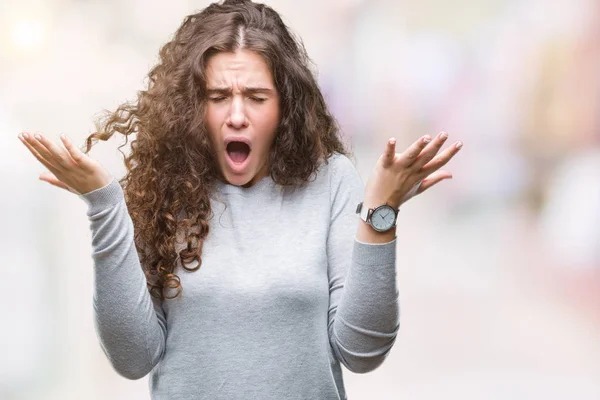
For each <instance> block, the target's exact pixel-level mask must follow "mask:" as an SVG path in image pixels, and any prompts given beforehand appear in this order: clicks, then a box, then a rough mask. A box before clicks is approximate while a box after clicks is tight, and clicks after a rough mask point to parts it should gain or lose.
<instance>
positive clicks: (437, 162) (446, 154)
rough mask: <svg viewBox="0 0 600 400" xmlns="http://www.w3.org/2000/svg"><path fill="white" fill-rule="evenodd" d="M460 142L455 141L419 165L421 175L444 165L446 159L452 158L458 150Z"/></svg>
mask: <svg viewBox="0 0 600 400" xmlns="http://www.w3.org/2000/svg"><path fill="white" fill-rule="evenodd" d="M462 146H463V144H462V142H456V143H454V144H453V145H452V146H450V147H448V148H447V149H446V150H444V151H443V152H441V153H440V154H439V155H437V156H436V157H434V158H433V159H432V160H431V161H429V162H428V163H427V164H425V165H424V166H423V167H421V172H422V173H423V175H429V174H431V173H432V172H433V171H436V170H438V169H440V168H441V167H443V166H444V165H446V164H447V163H448V161H450V160H451V159H452V157H454V156H455V155H456V153H458V151H459V150H460V149H461V148H462Z"/></svg>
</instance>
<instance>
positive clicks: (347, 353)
mask: <svg viewBox="0 0 600 400" xmlns="http://www.w3.org/2000/svg"><path fill="white" fill-rule="evenodd" d="M395 251H396V241H395V240H392V241H390V242H388V243H384V244H368V243H359V242H355V243H354V249H353V255H352V264H351V266H350V270H349V271H348V275H347V276H346V280H345V284H344V292H343V294H342V297H341V299H340V304H339V306H338V309H337V314H336V317H335V320H334V323H333V327H332V335H333V339H334V340H333V342H334V344H335V347H336V353H337V354H338V357H339V358H340V359H341V360H342V361H343V362H344V364H345V365H346V366H347V367H348V368H350V369H352V370H354V371H355V372H368V371H371V370H373V369H374V368H376V367H377V366H379V365H380V364H381V362H383V360H384V358H385V357H386V355H387V354H388V352H389V350H390V349H391V347H392V345H393V343H394V340H395V338H396V333H397V331H398V326H399V305H398V289H397V284H396V266H395V259H396V257H395Z"/></svg>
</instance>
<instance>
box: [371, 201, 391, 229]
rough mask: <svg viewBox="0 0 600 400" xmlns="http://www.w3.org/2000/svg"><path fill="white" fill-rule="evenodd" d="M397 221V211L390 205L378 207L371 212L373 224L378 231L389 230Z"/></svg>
mask: <svg viewBox="0 0 600 400" xmlns="http://www.w3.org/2000/svg"><path fill="white" fill-rule="evenodd" d="M395 222H396V212H395V211H394V209H393V208H392V207H390V206H388V205H383V206H380V207H377V208H376V209H375V210H373V214H371V226H373V228H375V230H377V231H387V230H388V229H390V228H391V227H392V226H394V223H395Z"/></svg>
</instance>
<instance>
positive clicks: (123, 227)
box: [83, 181, 166, 379]
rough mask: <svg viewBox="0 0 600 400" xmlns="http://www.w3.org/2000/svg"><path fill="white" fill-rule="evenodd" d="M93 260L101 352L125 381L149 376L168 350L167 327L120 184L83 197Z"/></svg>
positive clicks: (114, 184) (95, 302)
mask: <svg viewBox="0 0 600 400" xmlns="http://www.w3.org/2000/svg"><path fill="white" fill-rule="evenodd" d="M83 196H84V198H85V199H86V201H88V204H89V209H88V217H89V219H90V224H91V230H92V247H93V253H92V258H93V260H94V299H93V301H94V317H95V325H96V331H97V333H98V337H99V340H100V344H101V346H102V349H103V350H104V352H105V353H106V355H107V357H108V359H109V360H110V362H111V364H112V365H113V367H114V368H115V369H116V370H117V372H119V373H120V374H121V375H123V376H125V377H127V378H130V379H137V378H141V377H142V376H144V375H146V374H147V373H148V372H150V370H151V369H152V367H153V366H154V365H155V364H156V362H157V361H158V359H159V358H160V354H161V353H162V351H163V349H164V340H165V330H166V327H165V324H164V321H160V320H159V318H158V316H157V314H156V312H155V309H154V305H153V302H152V299H151V298H150V295H149V293H148V290H147V289H146V278H145V276H144V273H143V271H142V268H141V266H140V263H139V257H138V254H137V251H136V247H135V245H134V241H133V223H132V221H131V218H130V216H129V214H128V213H127V207H126V204H125V201H124V199H123V198H122V192H120V187H118V183H117V182H116V181H113V183H112V184H111V185H109V186H107V187H105V188H102V189H99V191H98V192H96V193H92V194H86V195H83Z"/></svg>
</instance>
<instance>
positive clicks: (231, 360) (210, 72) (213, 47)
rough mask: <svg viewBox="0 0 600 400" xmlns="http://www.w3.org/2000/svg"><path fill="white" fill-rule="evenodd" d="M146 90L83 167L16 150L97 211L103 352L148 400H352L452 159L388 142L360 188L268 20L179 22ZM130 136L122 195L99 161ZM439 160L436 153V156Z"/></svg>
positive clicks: (67, 158)
mask: <svg viewBox="0 0 600 400" xmlns="http://www.w3.org/2000/svg"><path fill="white" fill-rule="evenodd" d="M160 56H161V59H160V62H159V64H158V65H156V66H155V67H154V68H153V69H152V70H151V72H150V74H149V78H150V79H149V85H148V88H147V90H145V91H142V92H140V93H139V97H138V99H137V102H135V103H134V104H123V105H122V106H120V107H119V108H118V109H117V110H116V112H114V113H112V114H110V115H109V116H108V118H107V119H106V120H105V121H104V122H103V124H102V125H100V129H99V130H98V132H96V133H94V134H92V135H91V136H90V137H88V139H87V148H86V150H85V152H82V151H81V150H79V149H78V148H77V147H75V146H74V145H73V144H72V142H71V141H70V140H69V139H68V138H66V137H62V138H61V141H62V144H63V145H64V147H63V146H60V145H57V144H55V143H54V142H53V141H51V140H49V139H48V138H47V137H45V136H43V135H39V134H38V135H35V136H34V137H32V136H31V135H28V134H26V133H23V134H21V135H19V137H20V138H21V140H22V141H23V143H24V144H25V145H26V146H27V147H28V148H29V150H30V151H31V152H32V153H33V155H34V156H35V157H36V158H37V159H38V160H39V161H40V162H41V163H42V164H43V165H45V166H46V167H47V168H48V170H49V172H48V173H44V174H42V176H40V179H42V180H44V181H46V182H48V183H50V184H52V185H55V186H58V187H60V188H63V189H66V190H69V191H71V192H73V193H75V194H77V195H78V196H79V197H81V198H82V199H83V200H84V201H86V202H87V204H88V216H89V219H90V221H91V229H92V233H93V242H92V246H93V260H94V271H95V280H94V298H93V303H94V311H95V318H96V327H97V332H98V336H99V339H100V344H101V346H102V348H103V350H104V352H105V353H106V355H107V357H108V359H109V360H110V362H111V364H112V365H113V366H114V368H115V370H116V371H117V372H118V373H119V374H121V375H122V376H124V377H127V378H129V379H138V378H141V377H143V376H145V375H147V374H149V373H150V374H151V375H150V391H151V394H152V398H154V399H263V400H266V399H277V400H279V399H345V398H346V394H345V390H344V384H343V380H342V371H341V367H340V365H341V364H343V365H344V366H345V367H346V368H348V369H349V370H351V371H354V372H358V373H364V372H368V371H372V370H373V369H375V368H376V367H378V366H379V365H380V364H381V363H382V362H383V360H384V358H385V357H386V355H387V354H388V353H389V351H390V349H391V348H392V344H393V343H394V341H395V338H396V333H397V331H398V326H399V323H398V291H397V287H396V270H395V263H396V240H395V226H396V219H397V213H398V208H399V207H400V205H401V204H402V203H403V202H404V201H406V200H408V199H409V198H410V197H412V196H414V195H415V194H418V193H421V192H423V191H424V190H427V189H428V188H430V187H432V186H433V185H435V184H436V183H438V182H440V181H441V180H443V179H446V178H450V177H451V174H450V173H449V172H447V171H440V170H439V168H440V167H441V166H443V165H444V164H446V163H447V162H448V161H449V160H450V159H451V158H452V157H453V156H454V155H455V154H456V152H457V151H458V150H459V148H460V146H461V144H460V142H457V143H455V144H453V145H452V146H450V147H448V148H447V149H446V150H444V151H442V152H440V149H441V147H442V145H443V143H444V141H445V140H446V138H447V135H446V134H445V133H441V134H439V135H438V136H436V137H435V138H433V139H432V138H430V137H429V136H424V137H422V138H420V139H418V140H417V141H416V142H415V143H414V144H413V145H412V146H410V147H409V148H408V149H406V150H405V151H403V152H401V153H396V149H395V140H394V139H390V140H389V141H388V143H387V145H386V146H385V150H384V152H383V154H382V155H381V157H380V159H379V160H378V162H377V164H376V166H375V168H374V170H373V173H372V176H371V178H370V179H369V182H368V183H367V185H366V187H365V186H364V185H363V184H362V182H361V180H360V178H359V176H358V173H357V171H356V169H355V168H354V166H353V165H352V163H351V162H350V160H349V159H348V158H347V156H346V155H347V152H346V150H345V149H344V146H343V144H342V142H341V140H340V138H339V135H338V128H337V126H336V124H335V121H334V119H333V118H332V116H331V115H330V113H329V111H328V110H327V106H326V104H325V102H324V100H323V96H322V95H321V92H320V90H319V88H318V86H317V83H316V81H315V78H314V77H313V76H312V75H311V72H310V70H309V68H308V58H307V56H306V54H305V51H304V49H303V47H302V46H301V45H300V44H299V43H298V42H297V41H296V40H295V39H294V38H293V36H292V35H291V34H290V32H289V31H288V29H287V28H286V26H285V25H284V23H283V22H282V20H281V18H280V17H279V15H278V14H277V13H276V12H275V11H273V10H272V9H271V8H269V7H267V6H264V5H261V4H255V3H252V2H250V1H242V0H240V1H231V0H229V1H225V2H224V3H222V4H211V5H210V6H209V7H207V8H206V9H204V10H203V11H202V12H200V13H198V14H194V15H190V16H188V17H186V18H185V20H184V22H183V24H182V25H181V27H180V28H179V29H178V31H177V32H176V34H175V36H174V38H173V40H172V41H170V42H169V43H167V44H166V45H165V46H164V47H163V48H162V50H161V52H160ZM115 132H118V133H120V134H123V135H125V136H126V138H129V135H132V134H135V139H134V140H133V141H132V143H131V153H130V155H129V156H128V157H126V159H125V164H126V167H127V174H126V176H125V177H124V178H122V179H121V180H119V181H118V180H116V179H115V178H114V177H112V176H111V174H110V173H108V172H107V171H106V170H105V169H104V168H103V167H102V166H101V165H100V164H99V163H98V162H97V161H95V160H93V159H91V158H90V157H89V156H88V155H87V153H89V151H90V149H91V146H92V145H93V143H94V141H96V140H98V139H99V140H107V139H109V138H110V137H111V136H112V135H113V134H114V133H115ZM438 153H439V154H438Z"/></svg>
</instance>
